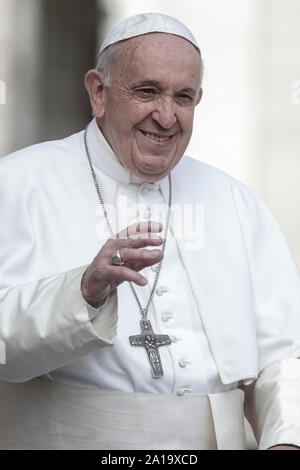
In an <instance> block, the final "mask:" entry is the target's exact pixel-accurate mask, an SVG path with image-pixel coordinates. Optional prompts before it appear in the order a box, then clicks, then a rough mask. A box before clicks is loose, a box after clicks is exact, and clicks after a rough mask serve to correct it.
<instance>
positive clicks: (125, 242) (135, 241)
mask: <svg viewBox="0 0 300 470" xmlns="http://www.w3.org/2000/svg"><path fill="white" fill-rule="evenodd" d="M162 243H163V239H162V238H161V237H160V236H158V237H156V238H125V239H121V240H109V241H108V242H107V243H106V244H105V245H104V246H103V247H102V249H101V251H100V252H99V255H100V256H105V257H106V258H107V259H109V258H111V257H112V255H113V253H114V251H116V250H121V249H122V248H133V249H138V248H145V247H148V246H154V247H158V246H160V245H162Z"/></svg>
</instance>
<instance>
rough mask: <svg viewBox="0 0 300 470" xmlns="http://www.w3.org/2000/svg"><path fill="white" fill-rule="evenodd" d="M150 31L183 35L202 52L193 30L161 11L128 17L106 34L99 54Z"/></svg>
mask: <svg viewBox="0 0 300 470" xmlns="http://www.w3.org/2000/svg"><path fill="white" fill-rule="evenodd" d="M148 33H169V34H175V35H176V36H181V37H183V38H185V39H187V40H188V41H190V42H191V43H192V44H193V45H194V46H195V47H196V49H197V50H198V51H199V52H200V48H199V46H198V44H197V41H196V39H195V38H194V36H193V34H192V33H191V31H190V30H189V29H188V28H187V27H186V26H185V25H184V24H183V23H181V22H180V21H179V20H177V19H176V18H173V17H172V16H168V15H163V14H161V13H141V14H139V15H134V16H131V17H129V18H127V19H126V20H124V21H122V22H121V23H120V24H119V25H117V26H116V27H115V28H113V29H112V30H111V31H110V33H108V35H107V36H106V38H105V40H104V42H103V44H102V46H101V48H100V51H99V55H100V54H101V52H102V51H103V50H104V49H106V48H107V47H108V46H110V45H111V44H114V43H116V42H119V41H124V40H125V39H130V38H133V37H135V36H141V35H144V34H148Z"/></svg>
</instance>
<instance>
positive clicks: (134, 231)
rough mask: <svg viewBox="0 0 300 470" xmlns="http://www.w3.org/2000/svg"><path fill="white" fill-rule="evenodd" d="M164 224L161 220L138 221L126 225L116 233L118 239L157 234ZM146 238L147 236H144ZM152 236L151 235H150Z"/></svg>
mask: <svg viewBox="0 0 300 470" xmlns="http://www.w3.org/2000/svg"><path fill="white" fill-rule="evenodd" d="M162 228H163V227H162V224H160V223H159V222H151V221H149V222H138V223H135V224H133V225H130V226H129V227H126V228H125V229H123V230H121V232H119V233H118V234H117V235H116V238H118V239H126V238H131V237H135V236H136V235H138V236H140V237H141V236H142V235H146V236H147V234H155V233H159V232H161V231H162ZM143 238H145V237H143ZM149 238H151V237H149Z"/></svg>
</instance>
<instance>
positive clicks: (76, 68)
mask: <svg viewBox="0 0 300 470" xmlns="http://www.w3.org/2000/svg"><path fill="white" fill-rule="evenodd" d="M39 2H40V3H41V8H42V13H41V29H42V31H41V57H40V67H41V75H40V81H39V107H40V110H39V114H40V117H41V118H40V121H39V137H40V140H46V139H57V138H61V137H64V136H65V135H67V134H71V133H73V132H76V131H79V130H81V129H82V128H83V127H84V126H85V125H86V124H87V122H88V121H89V119H90V116H91V111H90V106H89V101H88V95H87V93H86V91H85V88H84V83H83V80H84V75H85V73H86V72H87V71H88V69H89V68H92V67H94V65H95V58H96V51H97V48H98V27H99V26H98V23H100V25H101V23H102V21H103V16H104V14H103V11H102V10H101V5H100V4H99V1H97V0H85V1H82V0H63V1H61V0H39Z"/></svg>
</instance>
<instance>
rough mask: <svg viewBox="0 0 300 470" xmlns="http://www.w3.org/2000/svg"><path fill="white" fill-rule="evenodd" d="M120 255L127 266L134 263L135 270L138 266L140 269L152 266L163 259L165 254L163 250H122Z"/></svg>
mask: <svg viewBox="0 0 300 470" xmlns="http://www.w3.org/2000/svg"><path fill="white" fill-rule="evenodd" d="M120 255H121V259H122V262H123V263H126V264H127V265H128V264H129V265H130V264H131V263H134V266H135V269H136V266H138V269H143V268H144V267H146V266H152V265H153V264H156V263H158V262H159V261H161V260H162V258H163V252H162V251H161V250H142V249H138V250H136V249H132V248H122V249H121V250H120ZM139 266H140V267H139Z"/></svg>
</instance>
